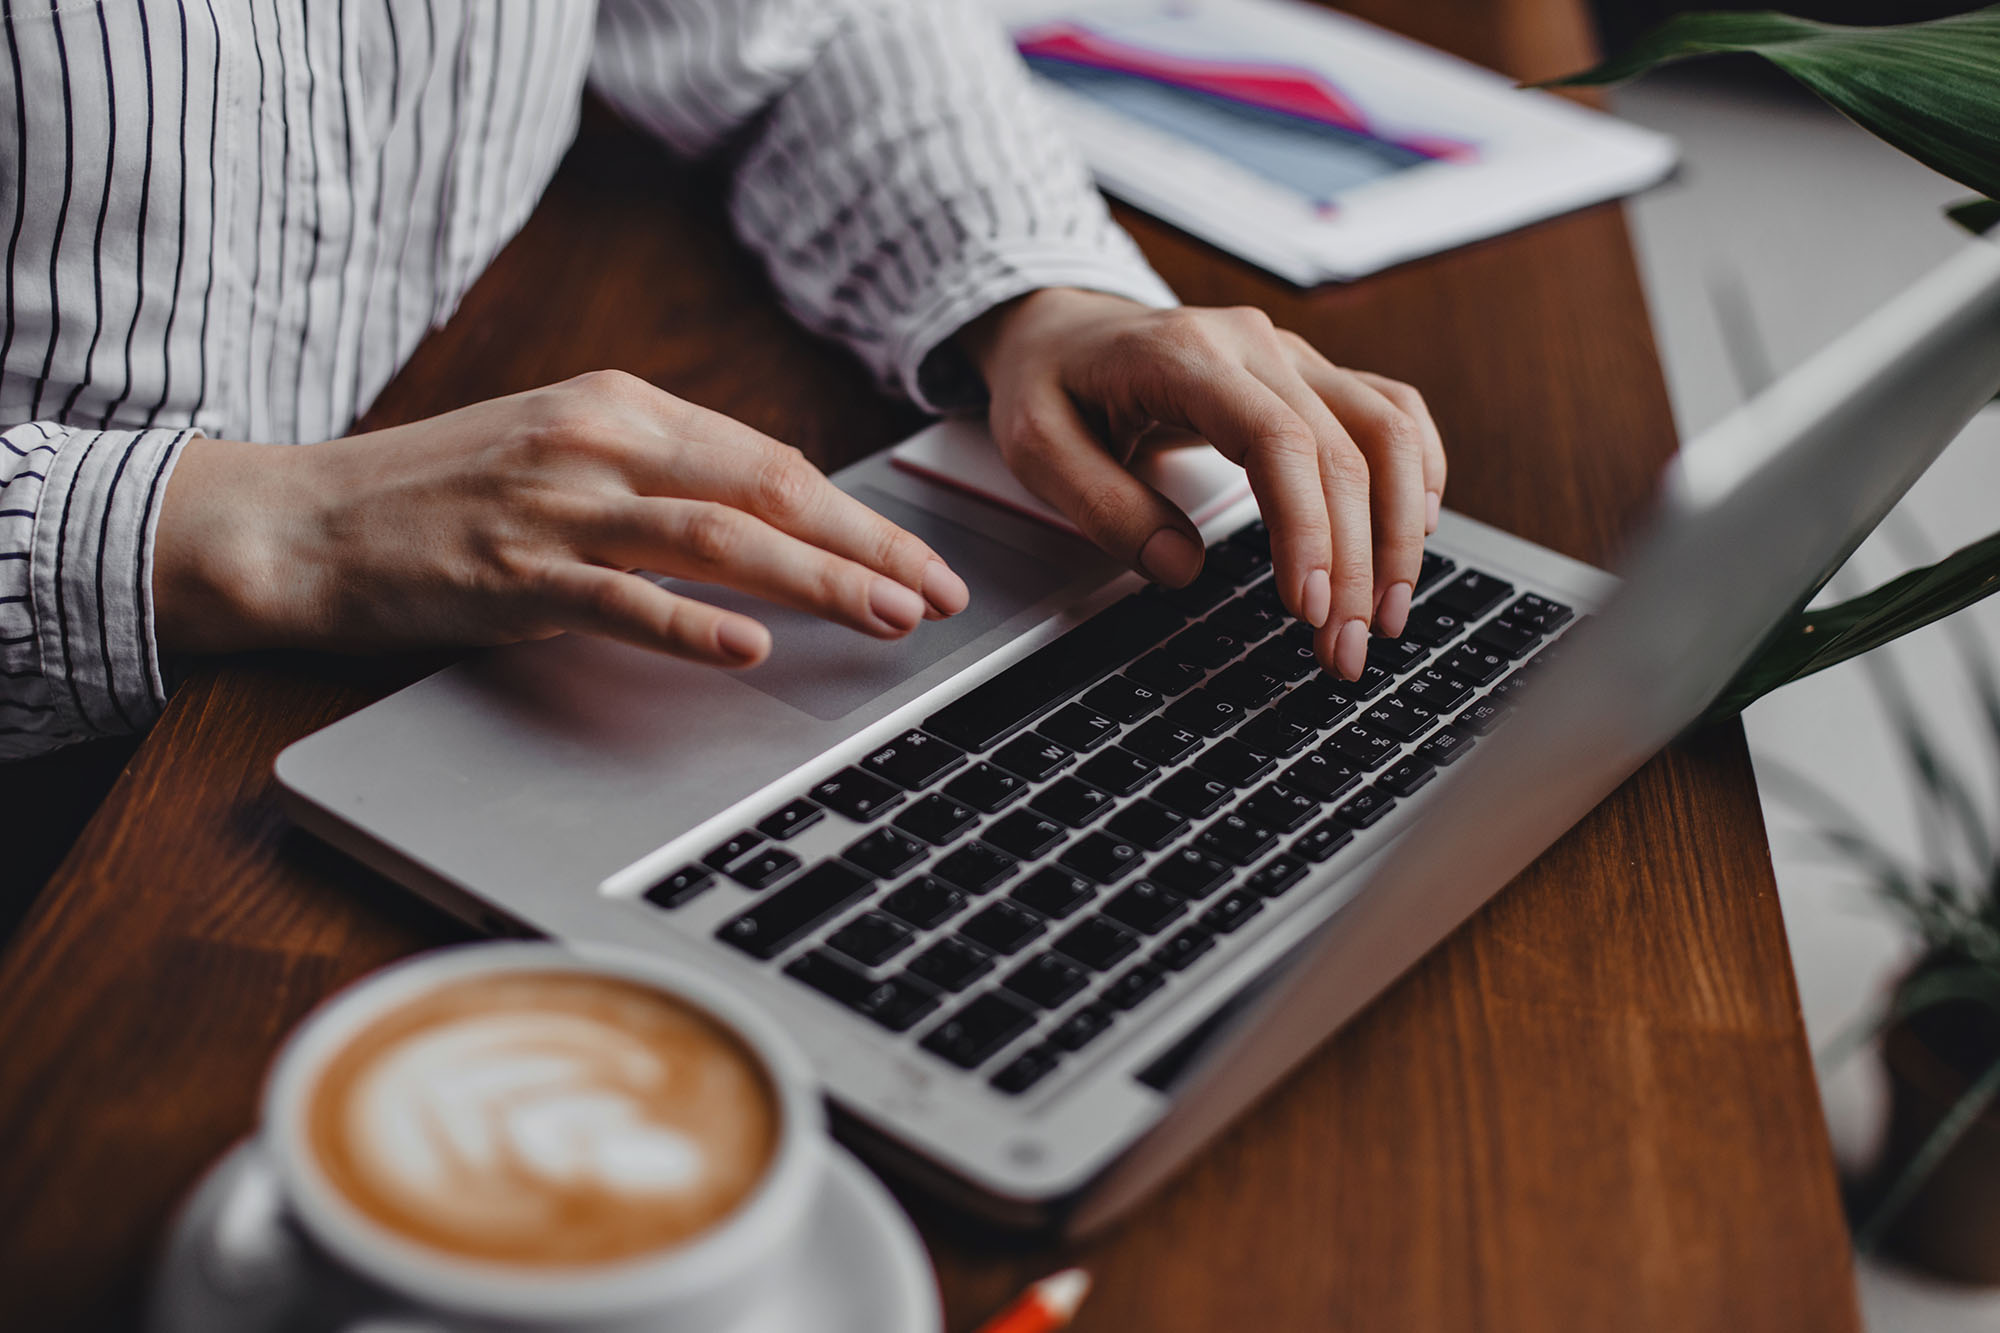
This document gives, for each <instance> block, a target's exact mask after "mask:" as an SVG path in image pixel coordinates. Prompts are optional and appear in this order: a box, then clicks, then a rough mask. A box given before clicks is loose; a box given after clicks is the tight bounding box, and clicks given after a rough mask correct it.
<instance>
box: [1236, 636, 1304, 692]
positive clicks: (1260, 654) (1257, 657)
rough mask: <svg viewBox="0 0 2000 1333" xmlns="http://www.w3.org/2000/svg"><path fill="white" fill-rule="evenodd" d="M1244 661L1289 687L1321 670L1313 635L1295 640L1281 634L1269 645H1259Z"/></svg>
mask: <svg viewBox="0 0 2000 1333" xmlns="http://www.w3.org/2000/svg"><path fill="white" fill-rule="evenodd" d="M1243 660H1244V662H1245V663H1246V664H1248V665H1250V666H1253V667H1255V668H1257V670H1259V671H1261V672H1263V673H1264V674H1265V675H1267V676H1273V677H1276V678H1277V679H1278V680H1281V681H1283V682H1284V683H1285V684H1287V685H1290V684H1292V683H1294V682H1296V681H1301V680H1304V679H1305V678H1306V677H1307V676H1310V675H1312V674H1313V673H1314V672H1315V671H1318V670H1319V659H1318V658H1317V657H1315V656H1314V655H1313V642H1312V636H1311V635H1307V636H1306V637H1305V638H1304V639H1295V638H1293V637H1292V636H1291V635H1290V634H1281V635H1279V636H1278V637H1277V638H1275V639H1272V640H1271V641H1270V642H1269V643H1266V644H1261V645H1259V646H1258V648H1257V649H1256V650H1255V651H1254V652H1252V653H1251V654H1250V656H1248V657H1246V658H1244V659H1243Z"/></svg>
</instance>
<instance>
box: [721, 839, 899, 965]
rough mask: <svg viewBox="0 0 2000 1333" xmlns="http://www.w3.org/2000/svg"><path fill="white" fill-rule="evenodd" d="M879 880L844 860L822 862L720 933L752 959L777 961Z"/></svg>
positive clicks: (731, 920) (729, 922) (730, 923)
mask: <svg viewBox="0 0 2000 1333" xmlns="http://www.w3.org/2000/svg"><path fill="white" fill-rule="evenodd" d="M873 883H874V881H873V880H871V879H869V878H868V877H867V876H866V875H863V874H862V873H861V872H860V871H858V870H854V869H852V868H851V867H849V866H846V865H843V864H841V863H840V862H838V861H822V862H821V863H820V864H818V865H816V866H814V867H813V868H812V869H811V870H808V871H807V872H806V873H805V874H803V875H801V876H799V877H798V878H797V879H795V880H793V881H792V882H791V883H790V884H787V885H786V886H785V887H784V888H782V889H779V890H778V891H777V892H776V893H774V894H772V895H771V896H770V897H768V898H766V899H764V901H762V902H760V903H758V904H757V905H756V906H755V907H753V908H751V909H750V910H749V911H747V912H744V913H743V914H742V915H740V916H736V917H732V918H731V919H730V920H728V921H726V922H724V923H723V925H722V928H721V929H720V930H718V931H716V932H715V934H716V937H717V938H718V939H721V940H723V941H725V942H727V943H730V944H733V945H735V946H736V947H737V948H739V949H741V950H743V952H745V953H747V954H749V955H750V956H751V957H752V958H762V959H766V960H769V959H772V958H776V957H777V956H778V955H779V954H781V953H783V952H784V951H785V950H786V949H787V948H789V947H791V945H792V944H793V943H794V942H796V941H797V940H799V939H800V938H802V937H803V936H804V935H805V934H806V933H807V932H808V931H810V930H811V929H812V928H813V927H814V926H817V925H818V924H819V923H820V922H822V921H824V920H826V919H827V918H828V917H830V916H832V915H833V914H834V913H835V912H838V911H839V910H840V909H841V908H843V907H845V906H847V905H848V904H849V903H851V902H853V901H854V900H855V899H857V898H859V897H861V896H862V895H863V894H865V893H867V892H868V889H869V886H870V885H871V884H873Z"/></svg>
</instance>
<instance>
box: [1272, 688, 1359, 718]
mask: <svg viewBox="0 0 2000 1333" xmlns="http://www.w3.org/2000/svg"><path fill="white" fill-rule="evenodd" d="M1354 709H1355V703H1354V700H1352V699H1350V698H1348V697H1347V695H1346V694H1345V693H1344V692H1343V691H1342V690H1339V689H1336V688H1335V682H1334V681H1333V680H1332V679H1331V678H1329V677H1321V678H1320V679H1318V680H1309V681H1307V682H1306V683H1305V684H1303V685H1301V686H1299V687H1298V688H1297V689H1295V690H1293V691H1292V692H1291V693H1290V694H1287V695H1286V696H1285V697H1284V698H1282V699H1280V700H1279V701H1278V706H1277V707H1276V708H1273V709H1272V710H1271V711H1272V712H1274V713H1276V714H1277V715H1278V716H1279V717H1281V718H1283V719H1285V721H1287V722H1296V723H1298V724H1299V725H1300V726H1302V727H1312V728H1313V729H1314V730H1324V729H1325V728H1327V727H1330V726H1332V725H1333V724H1334V723H1336V722H1338V721H1340V719H1342V718H1344V717H1346V716H1347V715H1348V714H1349V713H1351V712H1353V711H1354Z"/></svg>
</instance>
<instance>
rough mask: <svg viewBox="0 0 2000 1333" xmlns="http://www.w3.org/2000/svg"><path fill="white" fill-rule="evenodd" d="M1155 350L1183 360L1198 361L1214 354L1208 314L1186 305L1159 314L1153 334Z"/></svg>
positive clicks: (1212, 327)
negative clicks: (1156, 346)
mask: <svg viewBox="0 0 2000 1333" xmlns="http://www.w3.org/2000/svg"><path fill="white" fill-rule="evenodd" d="M1152 336H1153V338H1154V340H1155V341H1156V343H1157V345H1158V347H1159V348H1160V349H1161V350H1163V351H1165V352H1167V353H1168V354H1170V355H1172V356H1174V357H1176V358H1177V359H1180V360H1183V361H1199V360H1203V359H1206V358H1207V357H1210V356H1213V355H1214V354H1215V351H1216V337H1215V328H1214V325H1213V323H1212V321H1211V320H1210V318H1209V316H1208V314H1207V313H1206V312H1204V311H1200V310H1195V309H1192V308H1190V307H1188V306H1181V307H1179V308H1177V309H1174V310H1169V311H1166V312H1165V313H1163V314H1162V315H1161V316H1160V318H1159V323H1158V325H1157V327H1156V328H1155V330H1154V332H1153V335H1152Z"/></svg>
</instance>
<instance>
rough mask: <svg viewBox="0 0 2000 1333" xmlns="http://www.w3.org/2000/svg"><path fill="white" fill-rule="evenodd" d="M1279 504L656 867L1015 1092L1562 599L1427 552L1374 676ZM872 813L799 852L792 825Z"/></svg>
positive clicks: (1490, 703) (877, 1019) (1418, 754)
mask: <svg viewBox="0 0 2000 1333" xmlns="http://www.w3.org/2000/svg"><path fill="white" fill-rule="evenodd" d="M1270 573H1271V553H1270V538H1269V533H1268V532H1267V531H1266V530H1265V528H1264V525H1263V524H1262V523H1253V524H1252V525H1251V526H1250V527H1248V528H1246V529H1244V530H1242V531H1240V532H1238V533H1236V534H1234V535H1232V536H1231V537H1229V538H1228V539H1226V540H1224V541H1221V542H1218V543H1216V544H1215V545H1214V546H1211V547H1210V548H1209V551H1208V558H1207V562H1206V564H1205V567H1204V568H1203V571H1202V574H1201V576H1200V577H1199V578H1197V579H1196V580H1195V582H1194V583H1193V584H1191V585H1189V586H1188V587H1186V588H1182V589H1179V590H1174V591H1169V590H1165V589H1160V588H1149V589H1147V590H1146V591H1144V592H1141V593H1136V594H1134V595H1132V596H1130V597H1127V598H1125V599H1124V600H1123V601H1120V602H1117V603H1114V604H1113V605H1111V606H1110V607H1107V608H1106V609H1104V610H1103V611H1100V612H1099V613H1098V614H1097V615H1095V616H1093V617H1092V618H1091V619H1089V620H1087V621H1085V622H1084V623H1083V624H1082V625H1080V626H1078V627H1077V628H1075V629H1073V630H1071V631H1069V632H1068V633H1067V634H1065V635H1064V636H1063V637H1061V638H1059V639H1057V640H1055V641H1054V642H1052V643H1050V644H1049V645H1047V646H1046V647H1043V648H1041V649H1039V650H1037V651H1036V652H1034V653H1032V654H1030V655H1029V656H1028V657H1026V658H1024V659H1023V660H1022V661H1020V662H1018V663H1016V664H1015V665H1013V666H1011V667H1009V668H1008V669H1007V670H1005V671H1003V672H1001V673H1000V674H999V675H997V676H995V677H993V678H992V679H991V680H988V681H986V682H984V683H982V684H980V685H977V686H975V687H974V688H973V689H971V690H970V691H968V692H967V693H965V694H963V695H961V696H960V697H959V698H957V699H956V700H954V701H953V702H951V703H949V704H947V705H945V706H944V707H943V708H941V709H939V710H938V711H937V712H935V713H933V714H932V715H931V716H930V717H929V718H927V719H926V720H925V722H924V724H923V725H922V726H921V727H918V728H915V729H913V730H911V731H908V732H906V733H905V734H903V735H902V736H900V737H898V738H897V739H896V740H894V741H892V742H891V743H890V744H888V745H885V746H883V747H882V748H881V749H879V750H877V751H876V752H875V753H873V754H871V755H869V756H868V757H867V758H866V759H864V760H862V761H861V762H860V763H859V764H857V765H855V766H853V767H850V768H847V769H844V770H842V771H841V772H839V773H836V774H834V775H833V776H831V777H829V778H826V779H825V780H823V781H821V782H820V783H818V784H817V785H816V786H814V787H813V788H812V789H811V790H810V791H809V792H807V793H806V794H805V795H803V796H800V797H798V798H797V799H794V800H791V801H788V802H787V803H786V804H784V805H782V806H779V807H778V808H777V809H775V810H773V811H771V812H770V813H769V814H768V815H766V816H765V817H764V818H762V819H760V820H758V821H757V823H756V824H755V826H754V827H749V828H745V829H744V830H742V831H741V832H740V833H738V834H736V835H735V836H733V837H731V838H729V839H728V840H727V841H725V842H723V843H721V844H720V845H718V846H717V847H715V848H714V849H713V850H712V851H710V852H709V853H708V854H707V855H706V856H704V857H702V858H701V860H700V861H699V862H696V863H694V864H691V865H687V866H684V867H682V868H681V869H679V870H676V871H675V872H673V873H672V874H670V875H668V876H667V877H666V878H665V879H663V880H661V881H660V882H659V883H658V884H656V885H654V886H653V887H652V888H650V889H648V890H647V891H646V893H645V895H644V897H645V900H646V901H647V902H648V903H650V904H652V905H653V906H654V907H657V908H661V909H667V910H671V909H674V908H677V907H679V906H681V905H683V904H685V903H687V902H689V901H691V900H693V899H694V898H695V897H697V896H699V895H701V894H704V893H706V892H709V891H710V890H712V889H713V888H715V886H717V885H718V884H721V883H724V882H725V881H726V882H729V883H732V884H734V885H736V886H738V887H739V889H740V890H746V891H748V892H749V893H751V894H754V895H756V897H755V898H754V899H752V900H751V901H750V903H749V905H748V906H747V907H746V908H745V909H744V910H743V911H741V912H739V913H737V914H735V915H734V916H732V917H730V918H729V919H728V920H727V921H725V922H724V923H723V924H722V926H721V928H720V929H719V930H718V931H717V938H719V939H720V940H722V941H723V942H724V943H726V944H728V945H731V946H733V947H734V948H737V949H739V950H741V951H743V952H744V953H746V954H748V955H749V956H750V957H752V958H755V959H758V960H760V961H762V962H765V963H768V964H770V965H771V966H773V967H776V968H779V969H781V970H782V972H783V973H784V975H785V976H787V977H790V978H791V979H793V980H794V981H796V982H798V983H799V984H801V985H803V986H806V987H810V988H811V989H812V990H814V991H817V992H818V993H819V994H821V995H822V996H824V997H826V998H827V999H828V1000H830V1001H832V1002H834V1003H836V1004H839V1005H843V1006H845V1007H846V1008H848V1009H850V1010H852V1011H854V1012H855V1013H857V1014H860V1015H862V1016H863V1017H865V1018H867V1019H869V1020H872V1021H873V1022H874V1023H876V1024H878V1025H880V1026H881V1027H882V1028H885V1029H887V1030H888V1031H889V1032H892V1033H902V1034H908V1039H909V1040H912V1041H914V1042H915V1044H916V1046H917V1047H918V1048H919V1049H921V1050H923V1051H925V1052H928V1053H929V1054H930V1055H931V1056H933V1057H935V1058H936V1059H938V1060H940V1061H942V1062H944V1063H946V1064H948V1065H950V1066H953V1067H955V1068H957V1069H960V1070H965V1071H974V1072H976V1073H978V1074H980V1075H983V1076H985V1077H987V1078H988V1080H989V1081H990V1083H991V1085H992V1086H993V1087H994V1088H995V1089H997V1090H998V1091H1000V1092H1002V1093H1007V1094H1019V1093H1022V1092H1025V1091H1027V1090H1028V1089H1029V1088H1031V1087H1033V1086H1035V1085H1036V1084H1037V1083H1040V1082H1041V1081H1042V1080H1043V1079H1045V1078H1046V1077H1048V1076H1049V1074H1050V1073H1052V1072H1053V1071H1054V1070H1055V1069H1056V1068H1058V1067H1059V1066H1060V1065H1061V1064H1062V1062H1063V1061H1064V1060H1065V1059H1067V1058H1069V1057H1071V1056H1073V1055H1074V1054H1075V1053H1076V1052H1078V1051H1081V1050H1083V1049H1084V1048H1086V1047H1088V1046H1089V1045H1090V1044H1091V1043H1093V1042H1095V1041H1097V1040H1099V1039H1100V1038H1102V1037H1103V1036H1104V1035H1105V1034H1106V1033H1107V1032H1109V1031H1111V1030H1112V1029H1113V1028H1114V1027H1116V1026H1117V1025H1119V1024H1120V1023H1124V1022H1129V1021H1130V1019H1131V1015H1132V1013H1133V1011H1135V1010H1138V1009H1140V1008H1141V1007H1142V1006H1145V1005H1147V1004H1148V1003H1149V1002H1151V1001H1153V1000H1154V999H1155V997H1157V996H1158V995H1160V993H1161V992H1162V991H1164V990H1167V989H1168V988H1169V982H1170V979H1171V978H1172V977H1173V976H1174V974H1176V973H1178V972H1181V971H1183V970H1184V969H1186V968H1188V967H1189V966H1190V965H1192V964H1193V963H1195V962H1196V961H1197V960H1199V959H1202V958H1204V957H1206V956H1208V955H1209V954H1210V953H1212V952H1214V951H1215V950H1216V949H1218V948H1219V947H1221V948H1226V947H1227V946H1228V944H1229V943H1230V942H1231V937H1232V936H1233V935H1234V933H1235V932H1237V931H1238V930H1240V929H1241V928H1242V927H1243V926H1244V925H1245V924H1247V923H1248V922H1250V921H1251V920H1252V919H1254V918H1255V917H1256V916H1257V915H1258V914H1259V913H1261V912H1262V911H1264V910H1265V907H1266V905H1267V904H1268V903H1270V902H1271V901H1272V900H1273V899H1276V898H1279V897H1282V896H1283V895H1284V894H1285V893H1287V892H1288V891H1289V890H1291V889H1292V887H1293V886H1294V885H1296V884H1298V883H1299V882H1300V881H1301V880H1302V879H1304V878H1305V877H1306V875H1307V873H1308V872H1309V870H1310V869H1312V868H1313V867H1315V866H1318V865H1322V864H1324V863H1326V862H1328V861H1330V860H1332V859H1333V858H1335V857H1337V856H1340V855H1341V854H1342V853H1343V852H1344V851H1345V850H1346V849H1347V848H1348V847H1349V845H1350V844H1351V843H1353V842H1354V840H1355V832H1356V830H1359V829H1365V828H1368V827H1370V826H1371V825H1373V824H1375V823H1376V822H1378V821H1379V820H1381V819H1382V818H1383V816H1384V815H1386V814H1388V813H1389V811H1390V810H1392V809H1394V808H1395V806H1396V804H1397V803H1398V802H1399V801H1402V800H1406V799H1408V798H1410V797H1411V796H1413V795H1414V794H1416V793H1417V792H1418V791H1419V790H1420V789H1421V788H1422V787H1424V786H1425V785H1426V784H1427V783H1429V782H1430V781H1431V780H1432V778H1433V777H1435V776H1436V774H1437V772H1438V770H1439V769H1441V768H1443V767H1446V766H1448V765H1450V764H1453V763H1456V762H1457V761H1458V760H1459V758H1460V757H1462V756H1463V755H1464V754H1466V753H1467V752H1468V751H1469V750H1471V749H1472V748H1473V746H1474V745H1476V744H1477V743H1478V741H1479V739H1480V738H1481V737H1482V736H1484V735H1486V734H1487V733H1488V732H1490V731H1491V730H1492V729H1493V728H1494V727H1495V726H1497V725H1498V724H1499V722H1500V721H1501V719H1502V718H1503V717H1504V715H1505V712H1506V709H1507V702H1508V699H1509V698H1510V697H1511V695H1512V694H1513V693H1514V692H1515V691H1516V690H1517V689H1518V688H1520V686H1521V684H1522V683H1523V672H1524V670H1525V669H1528V668H1530V667H1532V666H1533V665H1538V664H1540V663H1541V662H1543V661H1545V660H1546V659H1547V653H1546V652H1543V651H1542V649H1543V648H1544V646H1545V645H1546V644H1548V643H1549V642H1550V641H1551V639H1552V638H1553V637H1554V636H1555V635H1556V634H1557V633H1558V632H1559V631H1561V630H1563V629H1564V628H1565V627H1566V626H1568V625H1569V624H1570V622H1571V621H1572V619H1573V616H1572V613H1571V610H1570V608H1569V607H1567V606H1564V605H1563V604H1561V603H1560V602H1556V601H1553V600H1551V599H1549V598H1547V597H1543V596H1539V595H1537V594H1535V593H1532V592H1522V591H1520V590H1518V589H1516V588H1515V587H1514V586H1513V585H1512V584H1511V583H1509V582H1507V581H1506V580H1504V579H1501V578H1499V577H1497V576H1495V575H1492V574H1489V573H1486V572H1484V571H1481V570H1477V569H1472V568H1462V567H1460V566H1458V565H1457V564H1455V563H1454V562H1453V561H1452V560H1450V559H1448V558H1446V557H1444V556H1442V555H1439V554H1436V553H1426V554H1425V556H1424V563H1423V574H1422V577H1421V579H1420V580H1419V582H1418V585H1417V601H1416V604H1415V606H1414V607H1413V609H1412V610H1411V612H1410V618H1409V623H1408V627H1407V628H1406V629H1405V631H1404V633H1403V636H1402V637H1401V638H1400V639H1381V638H1378V639H1375V640H1373V641H1372V642H1371V643H1370V645H1369V650H1368V667H1367V669H1366V670H1365V671H1364V672H1363V673H1362V676H1361V679H1360V680H1358V681H1354V682H1349V681H1344V680H1341V679H1339V678H1337V677H1335V676H1332V675H1330V674H1328V673H1326V672H1324V671H1322V670H1321V669H1320V668H1319V666H1318V664H1317V662H1316V661H1315V660H1314V658H1313V653H1312V631H1311V629H1310V627H1308V626H1306V625H1304V624H1301V623H1299V622H1297V621H1295V620H1293V619H1292V618H1291V617H1290V616H1289V615H1288V614H1287V613H1286V612H1285V610H1284V609H1283V607H1282V606H1281V605H1280V603H1279V600H1278V595H1277V591H1276V589H1275V588H1274V587H1273V585H1272V581H1271V578H1270ZM829 813H831V814H832V815H837V816H838V817H839V818H840V819H843V820H846V821H848V822H849V823H851V824H852V825H854V826H857V832H856V834H855V836H854V838H853V839H852V841H851V842H849V843H848V844H847V845H846V847H845V850H844V851H842V852H841V853H840V854H839V855H837V856H833V857H827V858H822V859H818V860H817V861H816V862H815V863H814V864H811V865H807V864H805V863H804V862H803V861H802V860H801V858H800V857H799V856H798V855H796V854H794V853H793V852H792V851H790V850H788V849H787V847H786V842H787V840H789V839H791V838H793V837H795V836H797V835H798V834H799V833H800V832H802V831H804V830H805V829H807V828H811V827H814V826H817V825H820V824H821V823H823V822H824V821H825V820H826V819H827V818H828V817H829Z"/></svg>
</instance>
